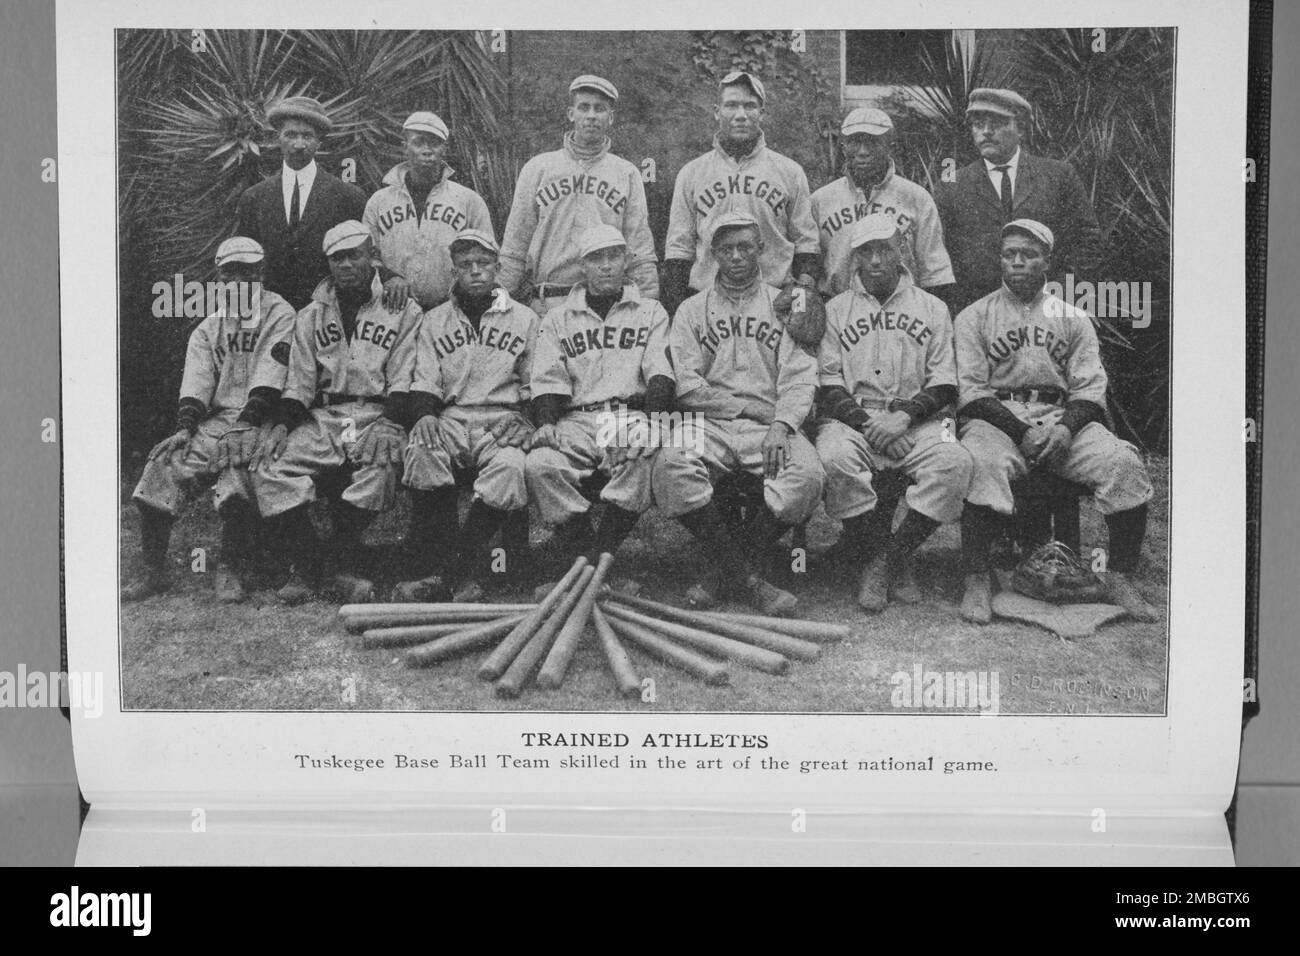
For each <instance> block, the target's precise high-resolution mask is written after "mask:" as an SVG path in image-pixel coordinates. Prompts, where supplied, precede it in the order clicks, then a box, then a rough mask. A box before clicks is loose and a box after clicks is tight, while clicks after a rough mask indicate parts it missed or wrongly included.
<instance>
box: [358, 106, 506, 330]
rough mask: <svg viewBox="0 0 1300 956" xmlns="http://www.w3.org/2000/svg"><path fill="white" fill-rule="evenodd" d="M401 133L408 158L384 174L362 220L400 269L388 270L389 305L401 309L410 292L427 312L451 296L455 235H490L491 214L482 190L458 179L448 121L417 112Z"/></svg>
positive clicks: (383, 255) (385, 257) (388, 263)
mask: <svg viewBox="0 0 1300 956" xmlns="http://www.w3.org/2000/svg"><path fill="white" fill-rule="evenodd" d="M402 139H403V143H404V149H405V151H406V159H405V161H403V162H400V163H398V164H397V165H396V166H394V167H393V168H392V169H390V170H389V171H388V172H387V173H386V174H385V175H384V185H383V186H382V187H381V188H380V189H379V191H378V192H376V193H375V194H374V195H373V196H371V197H370V199H369V201H368V202H367V203H366V209H365V213H364V215H363V216H362V221H363V222H364V223H365V224H366V225H367V226H369V227H370V237H371V239H373V240H374V245H375V249H376V250H377V251H378V252H379V258H380V259H381V260H382V261H383V265H384V266H385V267H386V268H387V269H389V270H391V271H392V273H395V275H392V274H388V273H385V274H384V276H383V278H384V291H385V293H386V295H387V297H388V298H389V301H390V304H392V305H393V306H394V307H396V308H401V306H402V305H404V304H405V295H406V294H407V293H408V292H409V294H410V295H412V296H414V298H415V300H416V301H417V302H419V303H420V308H422V309H425V310H428V309H432V308H433V307H434V306H438V305H441V304H442V303H443V302H446V301H447V296H448V295H450V294H451V283H452V279H453V277H452V268H451V257H450V255H448V252H447V248H448V246H450V245H451V241H452V240H453V239H455V238H456V234H457V233H459V232H461V231H463V230H465V229H475V230H478V231H480V232H486V233H488V234H491V232H492V220H491V217H489V215H488V208H487V203H485V202H484V201H483V197H482V196H480V195H479V194H478V193H476V192H474V190H472V189H469V188H467V187H465V186H462V185H460V183H455V182H452V181H451V177H452V175H453V170H452V169H451V167H450V166H448V165H447V163H446V155H447V125H446V124H445V123H444V122H443V121H442V120H441V119H439V118H438V117H437V116H436V115H435V114H433V113H412V114H411V115H410V116H408V117H407V118H406V122H405V123H403V124H402Z"/></svg>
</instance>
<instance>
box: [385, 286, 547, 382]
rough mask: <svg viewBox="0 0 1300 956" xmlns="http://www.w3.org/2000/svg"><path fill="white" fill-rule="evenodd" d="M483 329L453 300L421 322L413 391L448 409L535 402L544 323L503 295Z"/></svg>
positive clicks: (490, 310)
mask: <svg viewBox="0 0 1300 956" xmlns="http://www.w3.org/2000/svg"><path fill="white" fill-rule="evenodd" d="M497 296H498V298H497V299H496V300H495V301H494V302H493V303H492V305H491V306H490V307H489V308H488V310H487V311H486V312H484V313H483V315H482V317H481V318H480V319H479V325H478V329H477V330H476V329H475V328H474V324H473V323H472V322H470V320H469V318H468V317H467V316H466V315H465V313H464V312H462V311H461V309H460V306H459V305H457V304H456V299H455V298H454V297H453V298H451V299H448V300H447V301H446V302H444V303H443V304H442V305H440V306H438V307H437V308H436V309H433V310H432V311H429V312H426V313H425V314H424V315H423V316H422V317H421V319H420V327H419V329H418V331H417V332H416V336H415V373H414V377H413V379H412V383H411V390H412V391H417V392H428V393H429V394H430V395H434V396H436V397H437V398H440V399H442V401H443V402H445V403H446V404H448V405H517V404H520V403H522V402H526V401H528V399H529V397H530V394H531V393H530V391H529V382H528V380H529V376H530V375H531V374H532V363H533V347H534V344H535V342H536V339H537V326H538V323H539V322H540V320H539V319H538V318H537V313H536V312H534V311H533V310H532V309H530V308H529V307H528V306H526V305H523V304H521V303H519V302H516V301H515V300H514V299H512V298H510V296H508V295H506V291H505V289H501V288H498V289H497Z"/></svg>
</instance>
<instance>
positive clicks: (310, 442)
mask: <svg viewBox="0 0 1300 956" xmlns="http://www.w3.org/2000/svg"><path fill="white" fill-rule="evenodd" d="M383 412H384V406H383V405H382V404H381V403H379V402H349V403H348V404H346V405H334V406H331V407H329V408H314V409H312V412H311V418H309V419H308V420H307V421H305V422H303V423H302V424H301V425H299V426H298V427H297V428H295V429H294V430H293V431H291V432H290V433H289V441H288V444H287V445H286V446H285V449H284V452H283V453H282V454H281V455H280V457H279V458H277V459H276V460H275V461H272V462H268V463H267V464H265V465H263V466H262V467H261V468H259V469H258V470H257V471H255V472H253V475H252V477H253V490H254V491H255V492H256V493H257V504H258V507H259V508H260V509H261V512H262V515H263V517H268V518H269V517H271V516H273V515H278V514H283V513H284V512H286V511H289V510H290V509H292V508H296V507H298V506H299V505H305V504H310V503H311V502H313V501H315V500H316V483H315V482H314V481H313V480H312V479H313V478H314V477H315V476H316V475H319V474H320V473H321V472H323V471H326V470H328V469H331V468H342V467H344V466H347V465H349V461H348V453H349V452H350V451H352V448H353V446H354V445H356V443H357V441H358V440H359V439H360V438H361V437H362V436H363V435H364V433H365V430H366V428H367V427H368V426H369V425H370V424H372V423H373V422H374V421H375V420H376V419H377V418H379V417H380V416H381V415H382V414H383ZM397 479H398V469H397V468H396V467H394V466H392V465H390V464H388V462H387V461H385V462H383V463H382V464H381V463H379V462H376V463H374V464H372V465H358V466H356V468H355V470H353V472H352V474H351V478H350V481H349V482H348V486H347V488H346V489H344V491H343V500H344V501H345V502H347V503H348V504H350V505H352V506H353V507H356V508H360V509H361V510H362V511H374V512H378V511H383V510H384V509H386V508H391V507H392V506H393V504H394V502H395V501H396V500H397Z"/></svg>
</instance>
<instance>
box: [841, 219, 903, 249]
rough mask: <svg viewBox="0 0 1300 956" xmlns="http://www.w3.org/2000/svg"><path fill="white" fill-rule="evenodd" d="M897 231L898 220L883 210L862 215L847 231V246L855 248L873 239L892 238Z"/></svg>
mask: <svg viewBox="0 0 1300 956" xmlns="http://www.w3.org/2000/svg"><path fill="white" fill-rule="evenodd" d="M897 232H898V220H897V219H895V218H894V217H893V216H890V215H888V214H887V213H883V212H873V213H872V214H871V215H870V216H863V217H862V218H861V219H859V220H858V221H857V222H855V223H854V224H853V230H852V231H851V232H850V233H849V248H850V249H856V248H857V247H858V246H861V245H865V244H867V243H868V242H871V241H873V240H875V239H892V238H894V236H895V234H897Z"/></svg>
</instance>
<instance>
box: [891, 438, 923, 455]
mask: <svg viewBox="0 0 1300 956" xmlns="http://www.w3.org/2000/svg"><path fill="white" fill-rule="evenodd" d="M915 445H916V443H915V442H914V441H912V439H911V438H910V437H908V436H907V435H900V436H899V437H897V438H895V439H894V440H893V441H892V442H891V443H890V444H889V445H887V446H885V454H886V455H888V456H889V457H890V458H906V457H907V453H908V452H909V451H911V450H912V449H913V448H914V447H915Z"/></svg>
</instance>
